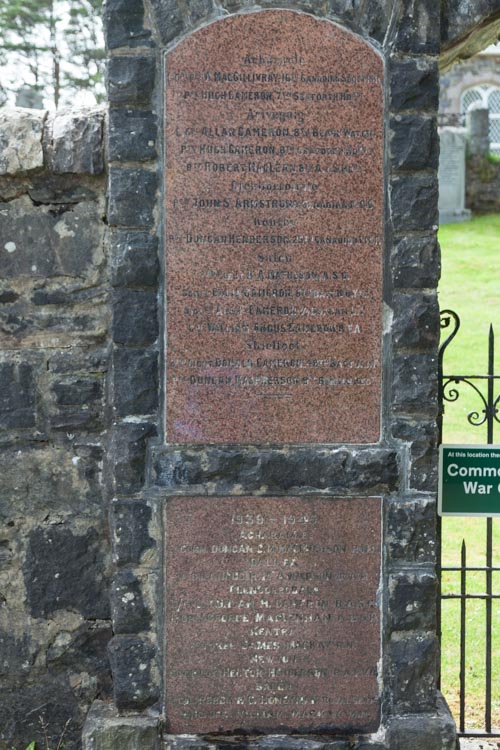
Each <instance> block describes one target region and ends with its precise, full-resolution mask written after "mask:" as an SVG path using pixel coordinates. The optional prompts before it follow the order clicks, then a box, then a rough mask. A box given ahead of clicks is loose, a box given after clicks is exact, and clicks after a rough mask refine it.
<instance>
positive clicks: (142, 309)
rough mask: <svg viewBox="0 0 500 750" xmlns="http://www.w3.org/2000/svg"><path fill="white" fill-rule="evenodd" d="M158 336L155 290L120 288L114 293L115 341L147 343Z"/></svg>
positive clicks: (150, 342)
mask: <svg viewBox="0 0 500 750" xmlns="http://www.w3.org/2000/svg"><path fill="white" fill-rule="evenodd" d="M157 337H158V311H157V299H156V293H155V292H149V291H142V290H132V289H120V290H116V291H115V293H114V306H113V341H114V342H115V343H116V344H129V345H137V346H140V345H147V344H152V343H154V341H156V339H157Z"/></svg>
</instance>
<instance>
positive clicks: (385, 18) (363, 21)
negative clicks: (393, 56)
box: [355, 0, 395, 43]
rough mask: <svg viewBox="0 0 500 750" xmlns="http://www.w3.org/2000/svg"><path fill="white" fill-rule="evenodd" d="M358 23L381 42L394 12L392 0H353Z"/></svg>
mask: <svg viewBox="0 0 500 750" xmlns="http://www.w3.org/2000/svg"><path fill="white" fill-rule="evenodd" d="M355 5H356V6H357V18H358V24H359V26H360V27H361V29H362V30H363V31H365V32H366V33H367V34H368V35H369V36H371V37H372V38H373V39H376V40H377V41H378V42H381V43H382V42H383V41H384V39H385V37H386V34H387V30H388V27H389V22H390V19H391V16H392V14H393V12H394V5H395V2H394V0H366V2H362V1H360V0H355Z"/></svg>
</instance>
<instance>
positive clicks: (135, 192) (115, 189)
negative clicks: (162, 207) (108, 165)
mask: <svg viewBox="0 0 500 750" xmlns="http://www.w3.org/2000/svg"><path fill="white" fill-rule="evenodd" d="M109 176H110V188H109V203H108V220H109V223H110V224H111V225H121V226H124V227H140V228H141V227H150V226H152V224H153V210H154V206H155V199H156V190H157V188H158V178H157V176H156V174H155V173H154V172H148V171H146V170H145V169H118V168H113V169H111V170H110V173H109Z"/></svg>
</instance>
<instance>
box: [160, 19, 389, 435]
mask: <svg viewBox="0 0 500 750" xmlns="http://www.w3.org/2000/svg"><path fill="white" fill-rule="evenodd" d="M166 61H167V62H166V155H165V159H166V164H165V174H166V178H165V192H166V228H165V232H166V246H167V257H166V275H167V281H166V296H167V305H166V307H167V323H166V326H167V366H166V377H167V384H166V389H167V440H168V441H169V442H178V443H205V442H208V443H234V442H236V443H257V444H259V443H261V444H263V443H288V442H293V443H297V442H298V443H316V442H326V443H340V442H351V443H358V442H360V443H369V442H376V441H377V440H378V439H379V435H380V397H381V376H380V372H381V370H380V356H381V319H382V262H381V257H382V244H383V205H384V200H383V81H382V78H383V69H382V61H381V58H380V57H379V55H378V54H377V53H376V52H375V51H374V50H373V49H372V48H371V47H370V46H369V45H368V44H367V43H366V42H364V41H363V40H361V39H360V38H358V37H356V36H355V35H354V34H352V33H350V32H348V31H346V30H344V29H341V28H340V27H338V26H336V25H334V24H332V23H330V22H328V21H324V20H323V21H322V20H318V19H315V18H312V17H311V16H307V15H305V14H301V13H296V12H293V11H287V10H269V11H263V12H259V13H250V14H246V15H241V16H233V17H231V18H228V19H225V20H223V21H219V22H217V23H213V24H211V25H209V26H207V27H205V28H203V29H201V30H199V31H197V32H196V33H194V34H192V35H191V36H190V37H188V38H187V39H186V40H184V41H183V42H181V43H180V44H179V45H178V46H177V47H175V48H174V49H173V50H172V51H171V52H170V53H169V54H168V55H167V58H166Z"/></svg>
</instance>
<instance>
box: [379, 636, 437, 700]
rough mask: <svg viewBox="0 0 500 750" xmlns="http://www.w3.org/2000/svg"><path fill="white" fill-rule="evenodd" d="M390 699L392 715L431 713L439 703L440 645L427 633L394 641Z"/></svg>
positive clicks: (391, 658)
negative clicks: (437, 690)
mask: <svg viewBox="0 0 500 750" xmlns="http://www.w3.org/2000/svg"><path fill="white" fill-rule="evenodd" d="M389 658H390V660H391V668H390V672H391V698H392V712H393V713H396V712H398V713H419V712H425V711H432V710H433V708H434V705H435V702H436V681H437V671H438V663H439V661H438V659H439V642H438V639H437V637H436V636H432V635H431V636H429V635H427V634H421V635H418V634H417V635H415V634H412V636H411V638H401V639H399V638H398V639H395V640H392V641H391V642H390V644H389Z"/></svg>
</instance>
